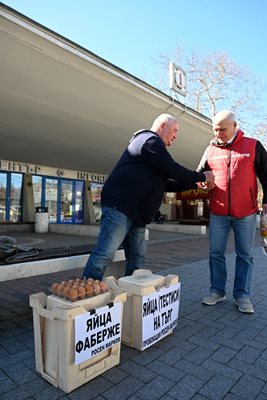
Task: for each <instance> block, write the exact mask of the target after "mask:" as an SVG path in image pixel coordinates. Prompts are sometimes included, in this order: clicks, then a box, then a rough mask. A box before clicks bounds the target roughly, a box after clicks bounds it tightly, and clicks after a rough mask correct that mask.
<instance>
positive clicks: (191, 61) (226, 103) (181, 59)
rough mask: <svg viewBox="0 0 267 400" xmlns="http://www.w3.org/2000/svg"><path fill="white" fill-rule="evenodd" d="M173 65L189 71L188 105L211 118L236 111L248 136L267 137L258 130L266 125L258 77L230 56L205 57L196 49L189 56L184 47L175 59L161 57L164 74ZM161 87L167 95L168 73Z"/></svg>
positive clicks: (261, 89) (260, 84)
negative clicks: (223, 110)
mask: <svg viewBox="0 0 267 400" xmlns="http://www.w3.org/2000/svg"><path fill="white" fill-rule="evenodd" d="M170 61H172V62H174V63H176V64H177V65H179V66H180V67H182V68H183V69H184V70H185V71H186V74H187V96H186V99H185V103H186V105H188V106H189V107H192V108H194V109H195V110H196V111H198V112H200V113H202V114H204V115H206V116H209V117H213V116H214V115H215V114H216V112H217V111H218V110H220V109H232V110H233V111H235V113H236V115H237V117H238V120H239V122H240V124H241V126H242V127H243V128H244V129H246V132H247V133H252V132H253V131H254V130H255V131H256V132H254V135H255V133H259V134H261V135H262V134H263V130H261V131H259V130H258V129H255V127H256V126H260V125H262V124H263V121H264V120H265V121H266V116H264V115H262V114H263V113H262V107H261V98H260V95H261V94H262V92H263V84H262V82H261V81H260V79H259V78H258V77H256V76H254V75H253V74H252V73H250V72H249V71H248V70H247V69H246V68H243V67H240V66H238V65H237V64H236V63H235V62H234V61H233V60H232V59H231V58H230V57H229V56H228V55H227V54H226V53H211V54H208V55H204V56H203V55H201V54H200V52H199V51H198V50H196V49H194V50H191V51H190V52H189V54H186V53H185V51H184V50H183V48H182V47H178V48H177V49H176V50H175V52H174V54H172V55H171V56H169V55H166V54H161V55H160V57H159V61H158V64H159V65H160V66H161V70H162V69H164V71H165V70H168V65H169V62H170ZM157 86H158V89H160V90H162V91H164V92H167V91H169V90H170V89H169V87H168V74H167V73H166V74H165V75H164V79H161V81H160V83H159V84H158V85H157ZM265 134H266V125H265ZM265 134H264V136H265Z"/></svg>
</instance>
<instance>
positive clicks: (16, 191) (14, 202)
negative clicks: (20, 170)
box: [0, 172, 23, 222]
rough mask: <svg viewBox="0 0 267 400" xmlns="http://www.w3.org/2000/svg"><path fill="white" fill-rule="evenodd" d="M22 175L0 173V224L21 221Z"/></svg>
mask: <svg viewBox="0 0 267 400" xmlns="http://www.w3.org/2000/svg"><path fill="white" fill-rule="evenodd" d="M22 180H23V177H22V174H16V173H9V172H8V173H0V222H5V221H9V222H20V221H21V219H22Z"/></svg>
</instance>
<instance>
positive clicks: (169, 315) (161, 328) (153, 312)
mask: <svg viewBox="0 0 267 400" xmlns="http://www.w3.org/2000/svg"><path fill="white" fill-rule="evenodd" d="M179 303H180V283H177V284H175V285H171V286H170V287H168V288H163V289H161V290H159V291H158V292H155V293H151V294H150V295H147V296H144V297H143V300H142V349H143V350H144V349H146V348H147V347H150V346H152V345H153V344H154V343H156V342H158V341H159V340H160V339H162V338H163V337H164V336H166V335H167V334H168V333H169V332H170V331H171V330H172V329H173V328H175V326H176V325H177V323H178V313H179Z"/></svg>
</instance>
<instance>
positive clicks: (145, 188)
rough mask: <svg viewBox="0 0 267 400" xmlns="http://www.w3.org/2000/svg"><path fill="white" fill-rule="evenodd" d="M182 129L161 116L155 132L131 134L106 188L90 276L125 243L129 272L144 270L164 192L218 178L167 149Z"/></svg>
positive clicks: (97, 276)
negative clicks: (149, 230)
mask: <svg viewBox="0 0 267 400" xmlns="http://www.w3.org/2000/svg"><path fill="white" fill-rule="evenodd" d="M178 129H179V124H178V121H177V119H176V118H175V117H173V116H172V115H169V114H161V115H160V116H159V117H157V118H156V119H155V121H154V123H153V125H152V127H151V130H141V131H138V132H136V133H135V134H134V135H133V137H132V138H131V140H130V142H129V144H128V146H127V148H126V150H125V151H124V152H123V154H122V156H121V158H120V160H119V161H118V163H117V165H116V166H115V168H114V169H113V171H112V172H111V174H110V175H109V177H108V179H107V181H106V182H105V184H104V187H103V189H102V193H101V204H102V216H101V221H100V232H99V236H98V243H97V245H96V247H95V248H94V250H93V251H92V253H91V255H90V257H89V259H88V262H87V264H86V267H85V269H84V272H83V276H84V277H86V278H93V279H99V280H101V279H102V277H103V274H104V272H105V268H106V267H107V266H108V265H110V264H111V263H112V261H113V259H114V256H115V252H116V250H117V249H118V247H119V246H120V245H121V244H122V245H123V248H124V251H125V257H126V268H125V275H131V274H132V273H133V271H134V270H135V269H138V268H143V267H144V259H145V226H146V224H148V223H150V222H151V221H152V220H153V218H154V216H155V214H156V213H157V211H158V209H159V208H160V205H161V202H162V198H163V194H164V192H178V191H181V190H185V189H189V188H194V187H197V185H196V183H197V182H204V181H208V182H213V181H214V176H213V174H212V172H211V171H205V172H196V171H191V170H190V169H187V168H185V167H183V166H182V165H180V164H178V163H177V162H176V161H174V159H173V158H172V157H171V155H170V154H169V152H168V151H167V150H166V147H167V146H171V144H172V142H173V141H174V140H175V138H176V135H177V132H178Z"/></svg>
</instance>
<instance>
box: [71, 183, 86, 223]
mask: <svg viewBox="0 0 267 400" xmlns="http://www.w3.org/2000/svg"><path fill="white" fill-rule="evenodd" d="M74 187H75V199H74V200H75V212H74V221H73V222H74V223H75V224H82V223H83V190H84V183H83V182H81V181H76V182H75V185H74Z"/></svg>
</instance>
